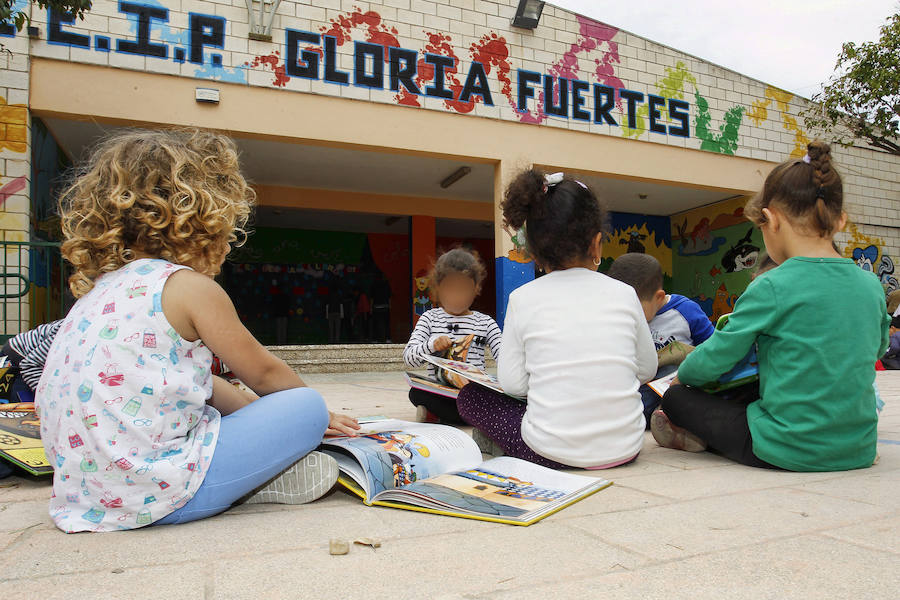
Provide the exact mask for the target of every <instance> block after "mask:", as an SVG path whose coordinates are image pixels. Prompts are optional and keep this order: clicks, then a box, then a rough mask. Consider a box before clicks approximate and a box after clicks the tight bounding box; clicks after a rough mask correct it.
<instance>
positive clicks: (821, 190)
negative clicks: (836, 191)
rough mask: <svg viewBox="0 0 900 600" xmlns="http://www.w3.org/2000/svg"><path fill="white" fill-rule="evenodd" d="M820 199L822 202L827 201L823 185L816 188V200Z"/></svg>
mask: <svg viewBox="0 0 900 600" xmlns="http://www.w3.org/2000/svg"><path fill="white" fill-rule="evenodd" d="M819 198H821V199H822V200H824V199H825V188H824V187H822V186H821V185H820V186H819V187H817V188H816V200H818V199H819Z"/></svg>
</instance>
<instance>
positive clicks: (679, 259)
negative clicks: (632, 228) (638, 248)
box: [671, 198, 765, 322]
mask: <svg viewBox="0 0 900 600" xmlns="http://www.w3.org/2000/svg"><path fill="white" fill-rule="evenodd" d="M745 202H746V199H745V198H736V199H734V200H727V201H725V202H719V203H717V204H713V205H711V206H705V207H702V208H698V209H695V210H692V211H688V212H685V213H681V214H678V215H673V216H672V217H671V221H672V245H673V252H672V269H673V272H674V276H673V284H672V288H673V291H675V292H677V293H680V294H683V295H685V296H687V297H689V298H691V299H692V300H694V301H695V302H697V303H698V304H699V305H700V306H701V307H702V308H703V310H704V311H705V312H706V314H708V315H709V316H710V319H711V320H712V321H713V322H715V321H716V320H717V319H718V318H719V317H720V316H721V315H723V314H726V313H729V312H731V311H732V310H733V309H734V303H735V302H736V301H737V299H738V297H739V296H740V294H742V293H743V291H744V290H745V289H746V288H747V286H748V285H749V284H750V276H751V274H752V273H753V269H754V268H755V267H756V264H757V261H758V259H759V253H760V251H761V249H763V248H765V246H764V245H763V241H762V234H761V233H760V232H759V230H758V229H757V228H755V227H753V225H752V224H751V223H750V222H748V221H747V220H746V218H744V203H745Z"/></svg>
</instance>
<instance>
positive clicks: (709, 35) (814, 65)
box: [550, 0, 900, 98]
mask: <svg viewBox="0 0 900 600" xmlns="http://www.w3.org/2000/svg"><path fill="white" fill-rule="evenodd" d="M550 4H554V5H556V6H559V7H562V8H565V9H568V10H571V11H574V12H577V13H580V14H583V15H585V16H587V17H591V18H593V19H596V20H598V21H602V22H604V23H607V24H609V25H613V26H614V27H618V28H619V29H624V30H626V31H629V32H631V33H633V34H635V35H638V36H640V37H643V38H647V39H650V40H653V41H655V42H659V43H661V44H665V45H666V46H670V47H672V48H674V49H676V50H680V51H682V52H686V53H688V54H693V55H694V56H697V57H699V58H702V59H704V60H707V61H709V62H712V63H716V64H718V65H720V66H723V67H726V68H728V69H732V70H734V71H737V72H738V73H741V74H743V75H747V76H748V77H751V78H753V79H757V80H760V81H762V82H764V83H768V84H771V85H774V86H776V87H779V88H782V89H785V90H787V91H789V92H793V93H794V94H798V95H800V96H804V97H806V98H809V97H810V96H812V95H813V94H815V93H816V92H817V91H819V90H820V89H821V86H822V84H823V83H825V82H827V81H828V78H829V77H831V75H832V74H833V73H834V66H835V63H836V62H837V57H838V54H839V53H840V50H841V44H843V43H844V42H850V41H852V42H864V41H874V40H877V39H878V37H879V35H878V29H879V28H880V27H881V25H883V24H884V22H885V20H886V19H887V17H888V16H890V15H891V14H893V13H894V12H898V11H900V1H898V0H752V1H746V0H745V1H743V2H726V1H722V0H716V1H714V0H678V1H676V2H662V1H659V0H653V1H651V2H634V1H630V2H628V1H626V2H622V1H619V2H609V1H607V0H553V1H552V2H550Z"/></svg>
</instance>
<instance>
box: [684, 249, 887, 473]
mask: <svg viewBox="0 0 900 600" xmlns="http://www.w3.org/2000/svg"><path fill="white" fill-rule="evenodd" d="M888 325H889V317H888V315H887V311H886V310H885V302H884V291H883V289H882V287H881V285H880V283H879V281H878V279H877V278H876V277H875V276H874V275H873V274H872V273H870V272H866V271H863V270H862V269H860V268H859V267H857V266H856V264H855V263H854V262H853V261H851V260H850V259H845V258H802V257H794V258H791V259H789V260H786V261H785V262H784V263H783V264H782V265H781V266H779V267H778V268H777V269H774V270H772V271H770V272H768V273H766V274H765V275H764V276H762V277H760V278H758V279H756V280H755V281H754V282H753V283H751V284H750V286H749V287H748V288H747V291H745V292H744V294H743V295H742V296H741V297H740V299H739V300H738V301H737V303H736V304H735V307H734V312H733V313H732V314H731V316H730V318H729V320H728V324H727V325H726V326H725V328H724V329H722V330H719V331H716V332H715V333H714V334H713V336H712V337H711V338H709V340H707V341H706V342H704V343H703V344H701V345H700V346H698V347H697V349H696V350H694V351H693V352H692V353H691V354H690V355H688V357H687V358H686V359H685V361H684V362H683V363H682V364H681V366H680V367H679V369H678V378H679V380H680V381H681V382H682V383H684V384H686V385H693V386H699V385H703V384H705V383H709V382H711V381H715V380H716V379H718V378H719V377H720V376H722V375H723V374H725V373H727V372H728V371H729V370H730V369H731V368H732V367H733V366H734V365H735V364H736V363H737V362H738V361H739V360H740V359H741V358H743V357H744V356H745V355H746V354H747V352H748V351H749V350H750V348H751V346H752V345H753V343H754V342H756V343H757V344H758V356H759V383H760V398H759V400H757V401H756V402H753V403H751V404H750V405H749V406H748V407H747V423H748V425H749V428H750V434H751V436H752V438H753V453H754V454H755V455H756V456H757V457H759V458H761V459H762V460H764V461H766V462H769V463H771V464H773V465H776V466H779V467H782V468H784V469H789V470H792V471H842V470H848V469H859V468H864V467H868V466H871V464H872V461H873V460H874V459H875V445H876V442H877V433H876V428H877V424H878V417H877V415H876V410H875V393H874V388H873V386H872V383H873V381H874V379H875V361H876V360H877V359H878V357H880V356H881V355H882V354H883V353H884V351H885V349H886V348H887V344H888Z"/></svg>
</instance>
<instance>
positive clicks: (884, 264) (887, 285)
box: [844, 222, 900, 293]
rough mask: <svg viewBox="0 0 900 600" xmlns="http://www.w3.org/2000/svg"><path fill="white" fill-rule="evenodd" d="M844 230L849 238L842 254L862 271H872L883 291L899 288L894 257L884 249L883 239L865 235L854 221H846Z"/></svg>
mask: <svg viewBox="0 0 900 600" xmlns="http://www.w3.org/2000/svg"><path fill="white" fill-rule="evenodd" d="M844 231H846V232H847V233H849V234H850V239H849V240H848V241H847V244H846V245H845V246H844V256H845V257H847V258H852V259H853V260H854V261H855V262H856V264H857V265H859V267H860V268H861V269H863V270H864V271H869V272H871V273H874V274H875V275H876V276H877V277H878V280H879V281H880V282H881V285H883V286H884V289H885V292H887V293H889V292H893V291H894V290H897V289H900V281H898V279H897V275H895V272H894V269H895V267H894V259H893V258H891V257H890V256H889V255H888V254H887V253H886V252H885V251H884V247H885V242H884V240H882V239H881V238H878V237H875V236H869V235H865V234H864V233H862V232H861V231H860V230H859V228H858V227H857V226H856V224H855V223H850V222H848V223H847V226H846V227H845V229H844Z"/></svg>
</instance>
